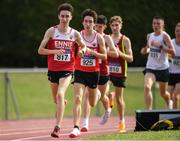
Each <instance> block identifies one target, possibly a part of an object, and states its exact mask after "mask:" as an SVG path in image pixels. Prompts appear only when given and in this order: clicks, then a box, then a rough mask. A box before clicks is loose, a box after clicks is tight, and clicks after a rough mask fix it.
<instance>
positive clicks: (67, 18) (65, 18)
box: [58, 10, 72, 25]
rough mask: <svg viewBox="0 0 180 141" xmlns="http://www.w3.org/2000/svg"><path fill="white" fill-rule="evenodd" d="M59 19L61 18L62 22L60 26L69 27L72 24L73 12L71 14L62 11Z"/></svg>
mask: <svg viewBox="0 0 180 141" xmlns="http://www.w3.org/2000/svg"><path fill="white" fill-rule="evenodd" d="M58 18H59V20H60V24H63V25H69V22H70V21H71V19H72V15H71V12H70V11H67V10H62V11H61V12H60V13H59V15H58Z"/></svg>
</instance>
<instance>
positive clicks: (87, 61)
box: [75, 31, 99, 72]
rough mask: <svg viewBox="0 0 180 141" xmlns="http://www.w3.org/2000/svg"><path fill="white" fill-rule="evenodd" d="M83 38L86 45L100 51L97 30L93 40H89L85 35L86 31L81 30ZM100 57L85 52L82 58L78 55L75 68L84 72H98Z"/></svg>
mask: <svg viewBox="0 0 180 141" xmlns="http://www.w3.org/2000/svg"><path fill="white" fill-rule="evenodd" d="M81 36H82V39H83V41H84V43H85V45H86V47H88V48H90V49H92V50H94V51H97V52H99V45H98V41H97V32H95V35H94V37H93V39H92V40H91V41H87V40H86V39H85V37H84V32H83V31H81ZM98 61H99V59H98V58H97V57H95V56H93V55H91V54H89V53H87V52H86V53H85V54H84V56H83V57H82V58H80V57H79V56H78V55H77V57H76V61H75V69H76V70H80V71H84V72H98V71H99V62H98Z"/></svg>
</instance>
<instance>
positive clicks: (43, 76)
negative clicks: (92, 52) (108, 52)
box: [0, 68, 164, 120]
mask: <svg viewBox="0 0 180 141" xmlns="http://www.w3.org/2000/svg"><path fill="white" fill-rule="evenodd" d="M142 70H143V68H129V72H128V78H127V88H126V89H125V92H124V98H125V103H126V112H125V114H126V115H133V114H134V113H135V110H137V109H145V104H144V96H143V81H144V76H143V74H142ZM112 89H113V88H112V87H111V90H112ZM154 93H155V96H156V101H158V102H156V103H155V104H156V105H154V106H156V108H164V102H163V100H162V98H160V97H159V94H158V90H157V89H156V88H154ZM65 98H66V99H67V100H68V104H67V105H66V109H65V116H66V117H72V113H73V112H72V109H73V89H72V84H71V85H70V86H69V88H68V91H67V94H66V96H65ZM54 112H55V105H54V103H53V100H52V97H51V91H50V86H49V82H48V80H47V69H39V68H33V69H0V119H1V120H2V119H26V118H51V117H53V116H54ZM102 113H103V108H102V104H101V102H99V103H98V105H97V106H96V108H93V109H92V113H91V116H95V115H101V114H102ZM112 114H113V115H117V112H116V107H115V108H114V110H113V112H112Z"/></svg>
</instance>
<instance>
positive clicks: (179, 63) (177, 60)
mask: <svg viewBox="0 0 180 141" xmlns="http://www.w3.org/2000/svg"><path fill="white" fill-rule="evenodd" d="M173 64H174V65H176V66H178V67H180V60H179V59H173Z"/></svg>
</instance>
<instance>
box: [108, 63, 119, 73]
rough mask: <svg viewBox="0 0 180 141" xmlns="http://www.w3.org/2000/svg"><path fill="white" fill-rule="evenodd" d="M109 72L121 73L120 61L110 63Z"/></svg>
mask: <svg viewBox="0 0 180 141" xmlns="http://www.w3.org/2000/svg"><path fill="white" fill-rule="evenodd" d="M109 72H110V73H121V72H122V68H121V65H120V64H118V63H109Z"/></svg>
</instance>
